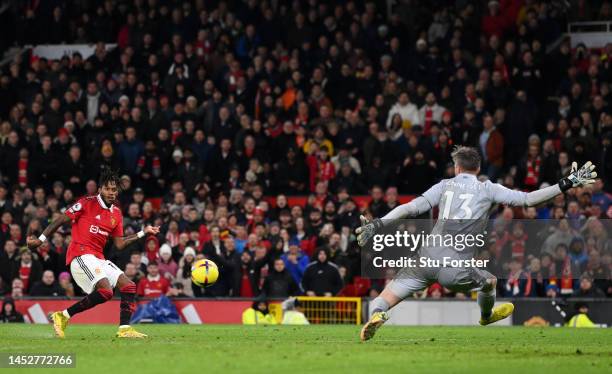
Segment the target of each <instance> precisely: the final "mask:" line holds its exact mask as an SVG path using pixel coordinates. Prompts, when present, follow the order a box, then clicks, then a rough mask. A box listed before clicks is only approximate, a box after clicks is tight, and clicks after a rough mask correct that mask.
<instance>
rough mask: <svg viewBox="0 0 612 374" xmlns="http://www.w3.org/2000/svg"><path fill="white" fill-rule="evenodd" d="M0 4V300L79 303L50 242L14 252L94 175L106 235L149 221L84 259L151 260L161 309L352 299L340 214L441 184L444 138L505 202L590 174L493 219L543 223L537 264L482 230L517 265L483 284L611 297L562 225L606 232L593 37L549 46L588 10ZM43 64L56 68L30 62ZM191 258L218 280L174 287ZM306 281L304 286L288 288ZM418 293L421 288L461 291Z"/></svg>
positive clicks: (603, 80) (349, 245)
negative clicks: (585, 181)
mask: <svg viewBox="0 0 612 374" xmlns="http://www.w3.org/2000/svg"><path fill="white" fill-rule="evenodd" d="M8 3H10V4H11V5H10V6H9V8H8V10H5V12H4V14H3V15H2V16H3V17H4V18H3V19H6V20H7V22H3V23H4V26H3V30H5V31H6V32H5V33H3V35H6V36H7V37H6V38H5V37H4V36H3V38H2V39H4V40H5V41H4V42H3V44H0V48H4V50H5V51H8V50H9V48H12V49H13V50H14V49H18V50H20V51H21V52H23V53H17V54H15V57H13V58H11V60H10V61H9V62H8V63H7V64H6V65H4V66H2V67H1V68H2V70H1V77H0V248H2V250H1V251H0V291H1V293H2V294H3V295H8V296H11V297H12V298H15V299H18V298H21V297H24V296H28V295H34V294H36V293H38V292H41V293H43V294H45V295H60V296H62V295H68V296H72V295H74V294H75V293H76V294H77V295H78V294H79V293H80V292H81V291H80V289H79V288H78V287H76V286H75V285H73V284H72V282H71V280H70V276H69V274H68V273H66V271H67V268H66V266H65V265H64V259H65V250H66V247H67V244H68V243H69V241H70V236H69V235H68V234H69V227H65V228H63V229H60V231H59V232H58V233H57V234H56V235H54V236H53V238H52V239H51V240H50V241H49V242H48V244H46V245H44V246H42V247H41V248H40V249H39V250H38V251H35V252H34V253H32V252H31V251H29V250H28V249H26V248H24V243H25V238H26V236H27V235H31V234H32V235H39V234H40V233H41V232H42V228H44V227H45V226H46V225H47V224H48V223H49V222H50V220H53V219H54V218H56V217H57V215H59V214H61V212H62V211H63V210H64V209H65V208H67V207H69V206H70V205H71V204H72V203H74V202H75V201H76V199H77V198H78V197H80V196H83V195H86V194H95V193H96V191H97V186H96V181H97V177H98V175H99V173H100V170H101V169H102V168H108V167H110V168H113V169H116V170H119V171H120V174H121V175H122V181H123V183H124V190H125V191H124V192H123V194H122V195H121V197H120V199H121V208H122V210H123V214H124V217H125V218H124V220H125V222H124V223H125V232H126V233H135V232H137V231H138V230H140V227H141V226H142V225H143V224H144V223H147V224H155V225H160V226H161V227H162V232H161V234H160V235H159V237H151V238H146V239H145V240H143V241H141V242H139V243H136V244H133V245H132V246H131V247H130V248H128V249H127V250H124V251H116V250H114V249H113V248H112V246H111V245H109V247H108V248H107V257H108V258H109V259H111V260H112V261H113V262H115V263H116V264H118V265H119V266H120V267H121V268H122V269H124V270H125V273H126V275H128V277H130V278H131V279H133V280H135V281H137V282H138V281H139V280H144V283H146V279H147V274H146V271H147V266H146V265H147V264H148V263H149V262H151V261H157V262H158V263H159V271H160V272H161V274H162V275H163V276H164V277H166V278H167V279H168V280H169V282H168V283H169V286H168V290H167V293H168V295H170V296H173V297H181V296H195V297H217V296H230V297H256V296H258V295H260V293H261V292H262V290H274V292H275V293H274V295H273V296H275V297H287V296H289V295H294V294H295V295H298V294H304V295H308V296H311V297H314V296H324V295H326V294H330V295H331V294H333V295H341V296H349V297H355V296H357V297H359V296H376V295H377V294H378V292H380V290H381V289H382V287H383V286H384V281H376V280H373V281H372V282H370V281H369V280H366V279H363V278H361V276H360V275H361V274H360V249H359V247H358V246H357V244H356V242H355V238H354V235H353V234H352V233H353V231H354V229H355V228H356V227H357V226H358V225H359V218H358V217H359V214H360V212H361V211H364V210H365V211H366V212H367V213H371V214H372V215H373V216H375V217H380V216H382V215H384V214H385V213H386V212H388V211H390V210H391V209H392V208H393V207H395V206H397V205H398V204H399V203H400V202H405V201H407V200H409V199H410V198H411V197H412V196H414V195H418V194H420V193H422V192H423V191H424V190H426V189H427V188H428V187H429V186H430V185H431V184H433V183H435V182H436V181H438V180H440V179H441V178H444V177H445V176H448V175H449V173H452V168H449V165H450V161H451V160H450V152H451V150H452V147H453V145H455V144H466V145H471V146H474V147H477V148H478V149H479V150H480V151H481V153H482V157H483V161H484V165H483V167H482V172H483V174H484V175H486V176H488V177H489V178H490V179H491V180H494V181H501V182H502V183H503V184H504V185H506V186H508V187H510V188H517V189H522V190H533V189H537V188H539V187H540V186H542V185H543V184H552V183H556V182H557V180H558V179H559V178H560V177H561V176H562V175H565V174H567V172H568V170H569V166H570V163H571V161H574V160H575V161H577V162H579V163H582V162H584V161H587V160H593V161H594V162H595V163H596V164H597V167H598V172H599V173H600V176H601V180H600V181H599V182H598V183H597V184H596V185H595V186H593V187H592V188H590V189H579V190H578V192H576V193H574V194H568V195H565V196H561V197H559V198H558V199H555V200H554V201H553V202H551V203H550V204H549V205H546V206H542V207H538V209H535V208H528V209H510V208H500V209H499V211H498V212H497V216H498V217H504V218H513V217H514V218H524V219H535V218H544V219H545V218H557V219H561V218H565V219H566V220H567V222H569V223H570V225H569V228H567V230H569V233H570V234H571V235H572V237H573V236H576V243H577V244H575V245H573V246H572V247H571V250H572V251H571V252H570V251H567V250H565V251H563V250H556V248H554V250H553V251H551V252H550V254H543V255H542V256H541V257H538V256H533V255H531V256H529V255H528V254H525V248H524V247H525V245H526V244H525V243H526V240H525V237H524V236H523V235H527V234H526V233H524V232H523V233H520V232H518V231H516V230H515V231H513V232H512V233H513V234H515V233H516V235H515V236H512V235H510V236H507V237H504V238H500V240H498V242H497V246H498V247H496V248H497V249H500V250H503V248H506V249H507V248H510V251H512V253H513V254H516V252H517V251H518V252H521V251H522V252H521V253H523V254H525V255H524V256H523V255H521V256H519V258H520V259H521V260H520V261H518V260H516V258H514V260H511V259H510V258H508V259H504V261H505V262H500V263H498V266H499V267H500V268H503V269H507V270H506V273H507V274H509V276H508V277H507V279H506V280H504V281H500V282H499V284H498V287H499V294H500V295H504V296H510V297H522V296H532V297H547V296H549V297H550V296H551V295H553V294H554V295H556V294H558V293H559V292H560V291H561V290H560V288H561V284H559V283H562V282H563V281H564V279H563V274H565V273H564V272H563V271H564V270H565V269H567V266H570V265H571V266H572V268H571V269H572V270H573V272H572V274H573V276H570V278H571V279H570V281H571V282H572V283H571V285H570V286H569V293H570V294H572V293H573V294H574V295H582V296H585V295H586V296H599V297H603V296H605V295H607V296H608V297H610V296H611V295H612V285H611V283H610V271H611V267H612V250H611V248H612V247H611V246H610V243H609V239H610V238H608V237H606V236H605V235H604V236H603V237H602V236H600V237H597V236H596V234H593V233H592V232H591V231H589V230H581V229H582V228H584V227H586V226H585V225H591V226H590V227H593V226H597V224H598V222H599V223H600V224H601V221H603V220H605V219H609V218H612V207H611V206H610V202H611V201H612V200H611V197H610V195H609V193H610V192H612V149H611V141H612V113H611V112H610V103H611V102H612V96H611V95H610V89H611V85H610V82H611V72H612V71H611V66H612V64H611V62H612V61H611V59H612V43H609V44H607V45H606V46H604V47H603V48H597V49H595V48H587V47H586V46H584V45H578V46H577V47H576V48H572V46H571V43H570V41H569V40H567V39H564V38H563V35H562V32H563V30H565V29H566V28H567V22H568V20H569V18H570V17H576V18H575V19H576V20H580V21H585V20H601V21H610V19H611V12H610V2H609V1H587V2H583V1H570V3H571V7H569V8H565V7H564V5H563V2H557V1H553V2H549V1H538V0H524V1H523V0H502V1H488V2H487V1H410V0H400V1H395V2H394V1H388V2H374V1H319V0H309V1H290V2H284V1H280V2H278V1H255V0H245V1H238V0H236V1H212V2H211V1H203V0H193V1H162V0H146V1H145V0H135V1H120V0H106V1H28V2H8ZM386 3H388V4H389V8H387V7H386V6H385V4H386ZM391 4H393V5H392V6H391ZM6 12H9V14H10V16H9V17H8V18H7V17H6ZM570 15H571V16H570ZM7 41H8V42H7ZM45 45H49V46H47V47H46V49H45V48H37V46H45ZM71 45H80V46H81V47H79V48H75V47H71ZM87 45H89V46H90V47H87ZM551 45H552V46H555V47H554V48H552V49H551V50H550V51H548V47H549V46H551ZM54 46H55V47H54ZM82 46H85V47H82ZM54 48H55V49H54ZM58 50H59V51H60V52H61V53H62V54H63V51H70V53H69V54H65V55H63V56H61V57H58V58H49V57H45V56H48V54H50V53H57V51H58ZM560 230H561V229H560ZM562 231H563V230H562ZM595 231H596V230H595ZM562 233H566V231H563V232H562ZM500 243H502V244H503V245H502V244H500ZM540 244H542V243H540ZM521 246H522V249H521ZM502 247H503V248H502ZM491 253H493V251H491ZM202 256H206V257H208V258H211V259H212V260H213V261H215V262H216V263H217V264H218V265H219V266H220V268H221V277H220V279H219V281H218V282H217V283H216V284H215V285H214V286H213V287H209V288H206V289H200V288H198V287H196V286H193V287H192V284H191V282H190V280H189V272H190V264H191V263H192V262H193V261H194V259H196V258H199V257H202ZM277 258H281V259H282V260H283V262H284V266H281V265H280V264H279V265H278V266H275V264H274V260H275V259H277ZM500 261H501V260H500ZM568 264H570V265H568ZM309 267H318V269H321V272H323V274H324V276H323V277H321V276H319V277H315V279H313V277H312V276H308V278H307V279H308V280H307V282H306V283H307V284H305V282H303V278H304V277H305V276H307V275H308V274H309ZM48 270H50V272H48ZM311 270H312V269H311ZM43 274H44V275H43ZM557 276H558V277H557ZM555 278H558V282H559V283H557V281H551V279H555ZM526 279H529V282H527V281H526ZM264 286H265V287H264ZM440 288H441V287H440ZM440 288H436V289H432V290H430V292H426V293H424V294H423V295H422V296H423V297H464V296H465V295H455V294H452V293H449V292H447V291H446V290H443V289H440ZM164 291H166V290H165V289H164ZM264 292H265V291H264ZM432 295H434V296H432ZM266 296H268V295H266Z"/></svg>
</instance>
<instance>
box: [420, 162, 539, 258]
mask: <svg viewBox="0 0 612 374" xmlns="http://www.w3.org/2000/svg"><path fill="white" fill-rule="evenodd" d="M526 196H527V193H525V192H522V191H513V190H510V189H508V188H506V187H504V186H502V185H500V184H497V183H492V182H491V181H485V182H481V181H479V180H478V179H477V178H476V176H475V175H473V174H467V173H462V174H459V175H457V176H455V177H454V178H451V179H444V180H442V181H440V182H439V183H437V184H436V185H434V186H432V187H431V188H430V189H429V190H427V191H425V192H424V193H423V197H424V198H425V199H426V200H427V202H429V205H430V206H431V207H432V208H433V207H435V206H438V220H437V222H436V224H435V226H434V228H433V230H432V232H431V233H432V234H441V235H445V234H452V235H457V234H480V233H484V231H485V230H486V227H487V221H488V218H489V212H490V209H491V206H492V205H493V204H495V203H502V204H507V205H512V206H523V205H525V201H526ZM445 252H447V251H445ZM461 252H462V255H461V256H459V257H471V256H472V255H473V250H468V249H467V248H466V249H465V250H464V251H461Z"/></svg>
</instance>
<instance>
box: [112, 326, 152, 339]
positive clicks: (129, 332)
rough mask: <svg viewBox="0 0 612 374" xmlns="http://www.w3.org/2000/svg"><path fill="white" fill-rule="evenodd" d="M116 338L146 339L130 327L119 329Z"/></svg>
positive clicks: (144, 335)
mask: <svg viewBox="0 0 612 374" xmlns="http://www.w3.org/2000/svg"><path fill="white" fill-rule="evenodd" d="M117 337H118V338H136V339H143V338H146V337H147V335H146V334H143V333H141V332H138V331H136V330H135V329H134V328H133V327H132V326H125V327H119V330H118V331H117Z"/></svg>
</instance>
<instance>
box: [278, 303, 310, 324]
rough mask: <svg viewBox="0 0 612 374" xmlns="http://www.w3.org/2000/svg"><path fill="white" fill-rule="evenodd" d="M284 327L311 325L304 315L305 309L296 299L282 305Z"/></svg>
mask: <svg viewBox="0 0 612 374" xmlns="http://www.w3.org/2000/svg"><path fill="white" fill-rule="evenodd" d="M282 307H283V321H282V322H281V324H283V325H309V324H310V322H308V319H307V318H306V316H305V315H304V308H303V307H302V304H301V303H300V301H299V300H298V299H296V298H290V299H287V300H285V301H283V303H282Z"/></svg>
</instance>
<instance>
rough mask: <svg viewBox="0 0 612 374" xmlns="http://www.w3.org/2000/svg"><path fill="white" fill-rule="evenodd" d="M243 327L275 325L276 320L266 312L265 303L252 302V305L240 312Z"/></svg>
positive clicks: (266, 306)
mask: <svg viewBox="0 0 612 374" xmlns="http://www.w3.org/2000/svg"><path fill="white" fill-rule="evenodd" d="M242 324H243V325H276V324H277V323H276V319H275V318H274V316H273V315H272V314H270V311H269V310H268V302H267V301H253V305H252V306H251V307H250V308H247V309H246V310H245V311H244V312H242Z"/></svg>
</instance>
